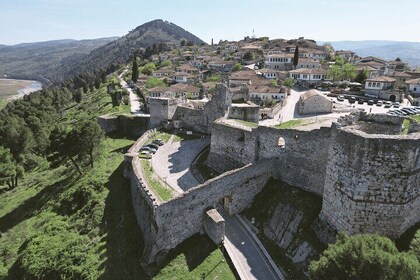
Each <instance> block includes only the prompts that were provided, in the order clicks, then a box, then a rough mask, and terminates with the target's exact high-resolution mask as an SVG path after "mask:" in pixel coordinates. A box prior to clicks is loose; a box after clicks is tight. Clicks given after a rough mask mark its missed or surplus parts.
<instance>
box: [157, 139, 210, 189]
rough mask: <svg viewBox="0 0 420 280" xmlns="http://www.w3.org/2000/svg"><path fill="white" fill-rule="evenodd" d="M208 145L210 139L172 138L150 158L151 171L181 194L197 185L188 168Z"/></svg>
mask: <svg viewBox="0 0 420 280" xmlns="http://www.w3.org/2000/svg"><path fill="white" fill-rule="evenodd" d="M208 145H210V137H204V138H198V139H191V140H182V139H180V138H179V137H174V136H172V137H171V138H170V139H169V140H168V141H167V142H166V143H165V144H164V145H163V146H161V147H159V149H158V150H157V151H156V153H155V154H154V155H153V156H152V159H151V161H152V167H153V171H154V173H155V174H156V175H158V176H159V177H160V178H161V179H162V180H163V182H165V184H167V185H169V186H170V187H171V188H172V189H174V190H175V191H176V192H178V193H183V192H184V191H187V190H188V189H190V188H193V187H195V186H197V185H199V182H198V181H197V179H196V178H195V177H194V176H193V175H192V173H191V170H190V166H191V163H192V162H193V161H194V159H195V158H196V157H197V156H198V154H200V152H201V151H202V150H204V148H205V147H206V146H208Z"/></svg>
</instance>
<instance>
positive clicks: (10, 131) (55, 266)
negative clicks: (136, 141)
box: [0, 76, 143, 279]
mask: <svg viewBox="0 0 420 280" xmlns="http://www.w3.org/2000/svg"><path fill="white" fill-rule="evenodd" d="M112 81H115V76H109V77H107V78H105V79H104V80H101V83H100V85H99V87H98V88H97V89H96V88H93V90H92V91H90V90H89V91H87V92H83V91H82V92H80V91H76V94H75V93H72V92H71V91H69V90H68V89H66V88H51V89H48V90H43V91H39V92H35V93H32V94H30V95H28V96H26V97H25V98H24V99H21V100H16V101H13V102H11V103H9V104H8V105H7V106H6V107H5V108H4V109H3V110H2V111H1V112H0V143H1V145H0V187H1V192H0V204H1V205H2V207H1V209H0V232H1V234H0V254H1V261H0V278H1V279H4V278H7V279H64V278H66V279H98V278H101V277H104V276H105V278H107V279H124V278H126V275H138V277H140V278H142V275H143V272H142V271H141V267H140V266H139V265H138V258H139V257H140V255H139V254H140V252H141V233H140V232H139V231H138V229H137V226H136V223H135V217H134V214H133V212H132V210H131V208H130V198H129V189H128V188H126V187H124V186H125V181H124V180H123V177H122V173H121V172H122V161H123V155H124V151H126V149H127V148H128V147H129V146H130V145H131V144H132V143H133V141H132V140H130V139H124V138H118V136H115V137H113V138H108V137H105V136H104V135H103V133H102V131H101V129H100V128H99V126H98V125H97V123H96V118H97V116H98V115H99V114H103V113H112V112H126V111H128V106H127V105H121V106H117V107H112V105H111V96H110V95H109V94H107V90H106V85H107V84H108V83H109V82H112ZM79 95H80V96H79Z"/></svg>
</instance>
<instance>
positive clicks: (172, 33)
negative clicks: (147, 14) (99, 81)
mask: <svg viewBox="0 0 420 280" xmlns="http://www.w3.org/2000/svg"><path fill="white" fill-rule="evenodd" d="M182 40H186V41H192V42H193V43H194V44H196V45H201V44H205V42H204V41H203V40H201V39H200V38H198V37H197V36H195V35H193V34H191V33H190V32H188V31H186V30H184V29H183V28H181V27H179V26H177V25H176V24H173V23H170V22H168V21H163V20H161V19H157V20H153V21H150V22H147V23H145V24H143V25H140V26H138V27H137V28H135V29H134V30H132V31H130V32H129V33H128V34H127V35H125V36H123V37H121V38H119V39H118V40H115V41H112V42H110V43H108V44H106V45H104V46H102V47H99V48H97V49H95V50H93V51H92V52H90V53H89V54H87V55H84V56H80V57H77V58H76V59H73V60H72V59H71V58H67V59H66V60H65V61H63V62H62V69H61V70H64V73H63V75H64V77H66V78H68V77H74V76H76V75H78V74H81V73H83V72H85V71H94V70H96V69H98V68H107V67H109V66H111V65H112V64H121V63H126V62H127V60H128V59H130V57H131V56H132V55H133V53H134V51H136V50H138V49H140V48H146V47H151V46H152V45H153V44H159V43H177V44H179V43H180V42H181V41H182Z"/></svg>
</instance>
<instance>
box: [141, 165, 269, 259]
mask: <svg viewBox="0 0 420 280" xmlns="http://www.w3.org/2000/svg"><path fill="white" fill-rule="evenodd" d="M271 167H272V163H271V162H270V161H264V162H259V163H258V164H255V165H247V166H245V167H242V168H241V169H239V170H233V171H229V172H226V173H224V174H222V175H220V176H218V177H216V178H214V179H212V180H209V181H207V182H206V183H204V184H201V185H199V186H197V187H195V188H193V189H190V190H188V191H187V192H185V193H183V194H181V195H180V196H178V197H176V198H174V199H172V200H170V201H168V202H165V203H163V204H161V205H160V206H158V207H157V208H156V215H155V222H156V239H155V240H154V242H153V243H154V244H156V250H155V251H154V252H153V253H155V255H156V259H155V261H156V262H158V263H159V262H160V261H161V258H162V257H163V256H165V255H166V254H167V252H168V251H169V250H170V249H173V248H175V247H176V246H177V245H178V244H180V243H181V242H183V241H184V240H186V239H187V238H189V237H191V236H192V235H194V234H196V233H198V232H202V231H203V226H204V224H203V219H204V217H205V215H206V211H207V210H209V209H210V208H217V207H218V206H219V203H220V202H221V201H223V198H225V197H228V200H229V201H230V203H229V206H228V208H227V209H226V210H227V211H228V212H229V214H236V213H239V212H241V211H243V210H244V209H245V208H246V207H248V206H250V205H251V202H252V201H253V199H254V197H255V195H257V194H258V193H259V192H260V191H261V190H262V188H263V187H264V186H265V185H266V184H267V182H268V180H269V179H270V177H272V169H271ZM152 259H153V258H151V259H150V260H149V261H152Z"/></svg>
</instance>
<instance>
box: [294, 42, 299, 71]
mask: <svg viewBox="0 0 420 280" xmlns="http://www.w3.org/2000/svg"><path fill="white" fill-rule="evenodd" d="M298 63H299V46H296V48H295V55H294V56H293V66H294V67H293V68H294V69H296V66H297V65H298Z"/></svg>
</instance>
